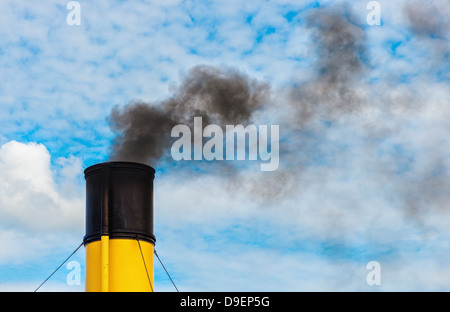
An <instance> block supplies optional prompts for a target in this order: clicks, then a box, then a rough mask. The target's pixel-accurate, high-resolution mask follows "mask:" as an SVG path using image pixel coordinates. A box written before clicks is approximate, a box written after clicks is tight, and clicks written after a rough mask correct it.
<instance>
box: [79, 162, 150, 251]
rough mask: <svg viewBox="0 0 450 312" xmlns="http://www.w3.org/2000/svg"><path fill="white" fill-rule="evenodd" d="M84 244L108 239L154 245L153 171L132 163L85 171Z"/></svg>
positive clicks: (96, 167) (101, 165) (100, 165)
mask: <svg viewBox="0 0 450 312" xmlns="http://www.w3.org/2000/svg"><path fill="white" fill-rule="evenodd" d="M84 176H85V179H86V236H85V237H84V244H88V243H90V242H92V241H96V240H100V237H101V236H102V235H109V237H110V238H130V239H136V238H138V239H140V240H145V241H148V242H150V243H152V244H155V236H154V235H153V180H154V177H155V169H153V168H152V167H150V166H147V165H144V164H140V163H133V162H105V163H100V164H96V165H93V166H91V167H88V168H87V169H86V170H85V171H84Z"/></svg>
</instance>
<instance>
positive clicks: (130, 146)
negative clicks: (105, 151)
mask: <svg viewBox="0 0 450 312" xmlns="http://www.w3.org/2000/svg"><path fill="white" fill-rule="evenodd" d="M269 89H270V86H269V85H268V84H267V83H263V82H259V81H256V80H254V79H250V78H249V77H248V76H247V75H245V74H244V73H242V72H240V71H238V70H237V69H234V68H214V67H210V66H205V65H200V66H196V67H194V68H192V69H191V70H190V71H189V73H188V74H187V75H186V76H185V77H184V78H183V80H182V82H181V84H180V86H179V87H178V88H177V89H176V90H175V91H174V94H173V95H172V96H171V97H170V98H168V99H166V100H163V101H161V102H156V103H144V102H136V103H130V104H128V105H126V106H125V107H124V108H122V109H120V108H118V107H115V108H114V109H113V110H112V112H111V115H110V118H109V120H110V126H111V128H112V129H113V131H114V132H116V133H118V135H117V137H116V138H115V139H114V142H113V146H112V152H111V156H110V159H111V160H127V161H138V162H151V163H154V162H156V161H157V160H159V159H161V158H162V157H164V156H165V155H167V153H168V151H169V150H170V145H171V143H172V139H171V137H170V133H171V129H172V127H173V126H175V125H177V124H190V123H192V121H193V118H194V117H196V116H201V117H203V119H204V124H208V123H216V124H220V125H226V124H233V125H234V124H243V125H245V124H248V123H249V121H250V120H251V118H252V116H253V113H254V112H255V111H256V110H258V109H260V108H261V107H262V105H263V104H264V102H265V101H266V99H267V97H268V95H269Z"/></svg>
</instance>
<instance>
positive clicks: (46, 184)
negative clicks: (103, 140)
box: [0, 141, 85, 263]
mask: <svg viewBox="0 0 450 312" xmlns="http://www.w3.org/2000/svg"><path fill="white" fill-rule="evenodd" d="M58 166H59V169H58V170H57V171H52V167H51V162H50V154H49V152H48V151H47V149H46V148H45V146H43V145H42V144H37V143H28V144H25V143H19V142H16V141H10V142H8V143H5V144H4V145H3V146H2V147H1V148H0V171H1V172H2V174H1V176H0V216H1V218H0V237H1V239H2V242H3V243H2V246H3V247H5V248H2V250H1V254H0V262H2V263H8V262H11V261H12V262H20V261H24V260H25V259H27V258H28V259H30V257H33V256H37V255H41V256H42V255H43V254H45V253H48V252H50V251H51V250H52V249H53V248H54V247H55V246H61V245H64V244H67V240H69V241H70V240H71V239H68V238H70V237H74V236H79V241H80V242H81V240H82V236H83V232H84V210H85V209H84V189H83V188H82V187H81V185H82V184H80V183H79V175H80V174H81V171H80V168H81V166H80V161H79V160H78V159H76V158H74V157H70V158H67V159H59V160H58ZM56 180H58V184H57V183H56V182H55V181H56Z"/></svg>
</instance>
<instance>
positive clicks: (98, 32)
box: [0, 0, 450, 291]
mask: <svg viewBox="0 0 450 312" xmlns="http://www.w3.org/2000/svg"><path fill="white" fill-rule="evenodd" d="M68 2H69V1H61V0H49V1H45V3H41V2H39V3H36V2H33V1H26V0H19V1H13V0H4V1H1V3H0V94H1V96H0V172H1V174H0V290H1V291H8V290H19V291H33V290H34V289H35V288H36V287H37V286H38V285H39V284H40V283H41V282H42V281H43V280H44V279H45V278H46V277H47V276H48V274H50V273H51V272H52V271H53V269H54V268H56V266H58V265H59V264H60V263H61V261H62V260H63V259H65V257H67V256H68V255H69V254H70V253H71V252H72V251H73V250H74V249H75V248H76V247H77V246H78V245H79V244H80V242H81V240H82V238H83V236H84V191H85V189H84V188H85V185H84V177H83V170H84V169H85V168H86V167H88V166H90V165H92V164H95V163H98V162H103V161H105V160H107V159H108V155H109V152H110V148H111V142H112V140H113V138H114V136H115V135H116V133H114V132H113V131H111V129H110V127H109V124H108V116H109V114H110V112H111V109H112V108H113V107H114V106H116V105H117V106H118V107H123V106H125V105H127V104H128V103H130V102H132V101H144V102H147V103H157V102H161V101H163V100H164V99H167V98H170V96H171V94H172V92H173V90H174V89H176V88H177V86H178V85H179V84H180V81H182V79H183V77H185V76H186V75H187V74H188V73H189V71H190V69H191V68H193V67H195V66H198V65H208V66H212V67H217V68H221V67H224V66H227V67H232V68H236V69H238V70H239V71H241V72H244V73H245V74H246V75H247V76H248V77H251V78H252V79H256V80H258V81H264V82H267V83H269V84H270V87H271V89H270V90H271V95H270V101H268V102H267V103H265V106H264V109H263V110H262V111H260V112H259V113H258V116H256V117H257V118H258V120H259V121H261V123H263V124H278V125H279V126H280V136H281V141H280V151H281V153H280V169H279V170H277V171H275V172H272V173H262V172H260V171H259V170H258V169H256V170H255V168H256V167H258V166H254V164H253V163H249V162H244V163H238V162H236V163H235V164H234V163H231V164H230V168H231V169H232V172H237V173H236V174H230V176H231V177H226V178H225V177H224V176H223V175H220V174H217V172H216V173H215V172H214V170H208V169H207V170H205V172H202V173H200V171H195V170H192V168H191V167H190V165H187V166H179V167H176V166H174V164H171V163H170V162H162V163H161V166H160V167H158V166H155V167H156V170H157V175H156V179H155V235H156V238H157V243H156V249H157V251H158V254H159V255H160V257H161V258H162V260H163V262H164V264H165V265H166V268H167V269H168V270H169V272H170V273H171V276H172V278H173V279H174V280H175V282H176V284H177V287H178V288H179V289H180V290H182V291H247V290H248V291H278V290H280V291H303V290H319V291H328V290H338V291H341V290H343V291H404V290H413V291H421V290H437V291H443V290H447V291H448V290H449V288H450V274H449V273H450V269H449V265H448V260H447V259H448V258H449V256H450V254H449V248H448V247H449V242H450V232H449V230H448V229H449V226H448V223H449V222H450V213H449V206H448V202H449V201H448V200H449V199H450V198H449V196H448V194H447V193H448V191H447V190H448V186H450V185H449V184H450V183H449V181H450V174H449V173H450V171H449V166H450V157H449V155H450V142H449V139H448V131H449V130H450V129H449V123H448V120H449V117H450V107H449V103H450V88H449V82H450V42H449V40H450V30H449V29H450V27H449V24H450V15H449V12H450V11H449V9H450V8H449V4H448V2H447V1H444V0H431V1H417V2H414V1H395V3H393V2H394V1H378V3H379V4H380V8H381V11H380V13H381V21H382V23H381V25H373V26H371V25H368V24H367V22H366V16H367V14H368V13H369V10H367V8H366V6H367V3H368V2H369V1H360V0H358V1H306V0H305V1H303V0H300V1H289V0H280V1H262V0H261V1H260V0H250V1H181V0H168V1H162V0H161V1H159V0H158V1H144V0H141V1H106V0H100V1H79V3H80V5H81V15H80V16H81V25H74V26H70V25H68V24H67V22H66V17H67V14H69V12H70V10H67V8H66V5H67V3H68ZM431 16H433V17H434V18H433V19H431V18H429V17H431ZM322 18H323V19H322ZM329 20H333V21H334V24H333V25H334V26H333V27H336V26H339V25H341V26H342V25H344V27H343V29H344V30H345V31H347V32H348V33H342V32H341V33H340V35H342V34H343V37H342V38H341V39H339V40H337V41H338V42H335V41H336V38H337V37H336V36H334V35H333V33H334V32H335V31H336V32H337V31H338V29H337V28H333V27H332V28H331V29H328V28H327V27H328V24H327V21H329ZM348 34H350V41H349V44H348V45H347V44H346V42H345V40H347V39H348V37H346V36H345V35H348ZM352 40H354V41H352ZM351 44H355V46H354V49H352V47H351ZM349 46H350V48H349ZM336 48H339V49H340V50H339V49H338V50H335V49H336ZM345 53H348V54H349V56H348V57H347V56H346V55H345ZM352 61H357V63H358V66H359V67H358V66H357V67H358V68H352V64H353V63H352ZM336 63H337V64H339V66H336V67H334V65H335V64H336ZM333 71H334V72H333ZM333 73H334V74H336V75H337V77H338V80H337V83H335V84H330V81H332V79H331V78H332V77H333V76H332V75H333ZM208 165H211V166H210V167H208V168H215V167H213V166H215V165H216V164H208ZM194 167H195V166H194ZM222 169H223V168H222ZM219 172H220V171H219ZM72 260H75V261H78V262H79V263H80V264H81V273H82V274H81V275H82V281H81V285H73V286H71V285H68V284H67V283H66V276H67V274H68V273H69V272H70V270H68V269H67V268H66V267H62V268H61V269H60V270H59V271H58V273H57V274H55V275H54V276H53V277H52V278H51V279H50V280H49V281H48V282H47V283H46V284H45V285H44V286H43V287H42V289H41V291H84V285H83V282H84V249H83V248H81V249H80V250H79V251H78V252H77V253H76V254H75V255H74V257H73V258H72ZM155 260H156V259H155ZM369 261H378V262H379V263H380V265H381V269H382V284H381V285H380V286H369V285H368V284H367V283H366V276H367V274H368V272H369V271H368V270H367V269H366V264H367V263H368V262H369ZM155 274H156V275H155V276H156V278H155V286H156V290H160V291H173V290H174V289H173V287H172V285H171V284H170V281H169V280H168V278H167V277H166V276H165V273H164V271H163V270H162V268H161V267H160V265H159V264H158V263H155Z"/></svg>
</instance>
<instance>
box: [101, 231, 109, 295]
mask: <svg viewBox="0 0 450 312" xmlns="http://www.w3.org/2000/svg"><path fill="white" fill-rule="evenodd" d="M101 247H102V260H101V261H102V273H101V274H102V292H108V291H109V236H108V235H102V236H101Z"/></svg>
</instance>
